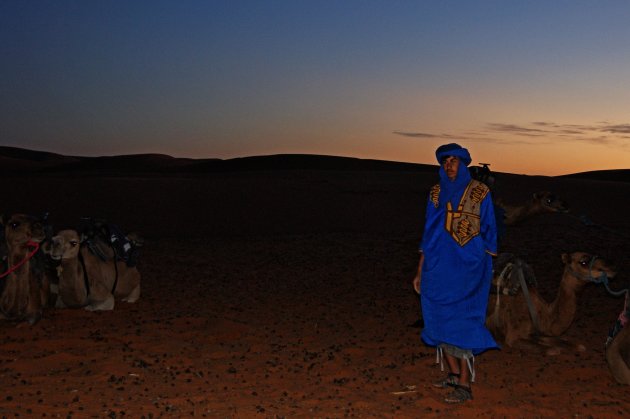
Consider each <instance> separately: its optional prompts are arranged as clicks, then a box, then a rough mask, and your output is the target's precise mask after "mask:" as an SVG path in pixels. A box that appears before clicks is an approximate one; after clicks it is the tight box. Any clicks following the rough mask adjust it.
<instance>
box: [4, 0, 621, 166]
mask: <svg viewBox="0 0 630 419" xmlns="http://www.w3.org/2000/svg"><path fill="white" fill-rule="evenodd" d="M628 22H630V3H628V2H625V1H606V0H605V1H599V2H593V1H568V0H565V1H562V0H561V1H539V0H534V1H527V2H524V1H516V0H513V1H512V0H503V1H498V0H497V1H358V0H345V1H341V0H340V1H328V0H319V1H308V0H303V1H300V0H295V1H290V0H286V1H239V0H233V1H211V0H208V1H193V0H190V1H163V0H162V1H62V0H60V1H29V0H21V1H19V0H5V1H2V2H0V39H2V43H0V53H1V54H2V57H3V65H2V66H1V67H0V74H1V76H2V77H0V94H1V101H0V107H1V108H0V127H1V128H0V129H1V131H0V143H1V144H3V145H13V146H21V147H26V148H32V149H37V150H45V151H52V152H58V153H62V154H75V155H113V154H131V153H166V154H170V155H174V156H182V157H184V156H185V157H198V158H205V157H221V158H228V157H237V156H245V155H260V154H276V153H317V154H333V155H345V156H356V157H365V158H376V159H384V160H398V161H413V162H422V163H432V162H433V161H432V151H433V150H434V149H435V147H436V146H437V145H439V144H441V143H444V142H451V141H453V140H457V141H459V142H461V143H463V144H464V145H467V146H468V147H469V148H470V149H471V151H472V152H473V157H476V160H477V161H479V160H481V161H492V162H493V167H494V168H496V170H502V171H511V172H523V173H539V174H558V173H567V172H573V171H582V170H595V169H604V168H620V167H626V168H627V167H630V147H629V141H630V124H629V121H628V118H629V115H630V90H628V89H627V88H626V87H627V86H628V85H630V70H629V69H630V29H629V27H630V25H629V24H628ZM567 150H569V151H570V153H571V158H570V159H567V158H566V155H567ZM611 150H612V151H613V153H611ZM541 156H542V157H541ZM611 156H612V157H611Z"/></svg>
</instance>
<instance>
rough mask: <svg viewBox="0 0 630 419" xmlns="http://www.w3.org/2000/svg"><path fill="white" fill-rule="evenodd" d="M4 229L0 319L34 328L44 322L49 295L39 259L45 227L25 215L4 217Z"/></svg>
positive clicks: (48, 284) (47, 283)
mask: <svg viewBox="0 0 630 419" xmlns="http://www.w3.org/2000/svg"><path fill="white" fill-rule="evenodd" d="M2 225H3V227H4V244H3V247H2V250H3V252H6V258H5V267H4V269H3V270H2V271H3V273H2V274H1V276H2V278H0V281H1V282H0V318H5V319H9V320H17V321H27V322H28V323H30V324H31V325H32V324H35V323H37V322H38V321H39V320H40V319H41V317H42V314H43V310H44V307H45V306H46V305H47V303H48V298H49V293H50V281H49V278H48V276H47V275H46V274H45V272H44V271H45V269H44V266H43V263H42V259H41V258H38V255H39V254H41V252H39V246H40V243H41V242H42V241H43V240H44V239H45V236H46V235H45V231H44V226H43V223H42V221H41V220H39V219H37V218H35V217H32V216H29V215H26V214H13V215H11V216H10V217H2Z"/></svg>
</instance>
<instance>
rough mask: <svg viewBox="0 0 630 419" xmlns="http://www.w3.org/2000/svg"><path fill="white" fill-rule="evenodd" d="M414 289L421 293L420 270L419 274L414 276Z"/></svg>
mask: <svg viewBox="0 0 630 419" xmlns="http://www.w3.org/2000/svg"><path fill="white" fill-rule="evenodd" d="M413 290H414V291H415V292H416V294H418V295H419V294H420V273H419V272H418V274H417V275H416V276H415V277H414V278H413Z"/></svg>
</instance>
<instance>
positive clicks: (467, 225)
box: [431, 180, 490, 246]
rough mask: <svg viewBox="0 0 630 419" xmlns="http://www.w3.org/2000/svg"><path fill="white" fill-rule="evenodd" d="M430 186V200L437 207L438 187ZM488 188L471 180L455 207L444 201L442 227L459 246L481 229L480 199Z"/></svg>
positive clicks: (481, 199)
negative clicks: (444, 218)
mask: <svg viewBox="0 0 630 419" xmlns="http://www.w3.org/2000/svg"><path fill="white" fill-rule="evenodd" d="M436 186H437V188H436ZM436 186H434V187H433V188H431V201H432V202H433V204H434V205H435V206H436V207H437V204H438V202H439V194H440V188H439V185H436ZM489 191H490V189H488V187H487V186H486V185H484V184H483V183H481V182H479V181H476V180H471V181H470V183H468V186H467V187H466V190H465V191H464V194H463V195H462V198H461V200H460V201H459V204H458V205H457V208H453V204H452V203H451V202H447V203H446V220H445V223H444V228H445V229H446V231H448V233H449V234H450V235H451V237H452V238H453V240H455V241H456V242H457V243H458V244H459V245H460V246H464V245H465V244H466V243H468V242H469V241H470V240H472V239H473V238H474V237H476V236H478V235H479V233H480V231H481V215H480V214H481V201H483V199H484V198H485V197H486V195H488V192H489Z"/></svg>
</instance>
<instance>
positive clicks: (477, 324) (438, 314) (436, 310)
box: [420, 163, 498, 354]
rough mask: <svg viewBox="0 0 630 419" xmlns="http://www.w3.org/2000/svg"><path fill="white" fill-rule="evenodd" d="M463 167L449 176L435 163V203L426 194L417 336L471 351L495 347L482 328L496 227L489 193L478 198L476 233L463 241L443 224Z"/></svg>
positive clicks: (466, 177)
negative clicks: (420, 317) (419, 333)
mask: <svg viewBox="0 0 630 419" xmlns="http://www.w3.org/2000/svg"><path fill="white" fill-rule="evenodd" d="M470 179H471V178H470V174H469V173H468V168H467V167H466V166H465V165H464V164H461V163H460V166H459V170H458V174H457V177H456V179H455V180H454V181H451V180H450V179H449V178H448V176H446V173H445V171H444V169H443V168H440V193H439V201H438V205H437V207H436V206H435V204H434V202H432V201H431V197H429V202H428V205H427V211H426V222H425V227H424V234H423V236H422V243H421V245H420V250H421V251H422V252H423V253H424V262H423V265H422V281H421V303H422V315H423V318H424V324H425V327H424V329H423V330H422V340H423V341H424V342H425V343H426V344H427V345H430V346H437V345H439V344H442V343H446V344H450V345H454V346H456V347H458V348H461V349H468V350H471V351H472V353H473V354H478V353H481V352H483V351H485V350H487V349H492V348H497V347H498V346H497V343H496V342H495V341H494V339H493V337H492V335H491V334H490V332H489V331H488V329H487V328H486V327H485V320H486V309H487V306H488V296H489V292H490V285H491V282H492V255H496V251H497V231H496V225H495V218H494V209H493V205H492V197H491V196H490V192H488V194H487V195H486V196H485V198H484V199H483V200H482V201H481V207H480V217H481V220H480V221H481V225H480V230H479V234H478V235H477V236H475V237H473V238H472V239H470V240H469V241H468V242H466V243H465V244H464V245H463V246H462V245H460V244H459V243H458V242H457V241H455V239H454V238H453V237H452V236H451V234H450V233H449V232H448V231H447V230H446V228H445V220H446V212H447V211H446V205H447V202H449V201H450V202H451V205H452V207H454V208H457V206H458V204H459V202H460V199H461V197H462V195H463V192H464V190H465V189H466V186H467V185H468V183H469V182H470Z"/></svg>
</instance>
